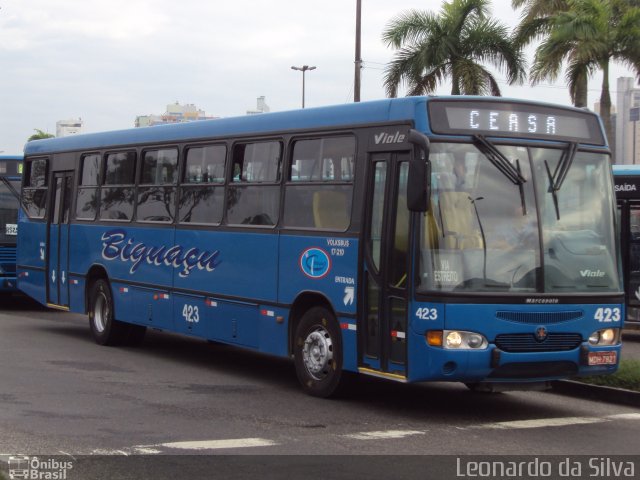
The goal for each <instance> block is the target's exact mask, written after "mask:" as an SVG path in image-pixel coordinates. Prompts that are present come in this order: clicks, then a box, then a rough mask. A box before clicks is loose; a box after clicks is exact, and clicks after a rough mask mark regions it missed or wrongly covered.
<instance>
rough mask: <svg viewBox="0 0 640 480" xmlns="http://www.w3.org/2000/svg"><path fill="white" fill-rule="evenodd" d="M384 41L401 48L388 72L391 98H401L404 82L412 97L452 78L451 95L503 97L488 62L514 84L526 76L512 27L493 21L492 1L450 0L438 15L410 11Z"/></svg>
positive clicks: (390, 27)
mask: <svg viewBox="0 0 640 480" xmlns="http://www.w3.org/2000/svg"><path fill="white" fill-rule="evenodd" d="M382 38H383V41H384V42H385V43H386V44H387V45H388V46H390V47H393V48H396V49H398V51H397V52H396V54H395V58H394V59H393V60H392V61H391V63H390V64H389V65H388V66H387V68H386V72H385V79H384V85H385V89H386V92H387V95H388V96H389V97H395V96H397V93H398V86H399V85H400V84H401V83H406V85H407V87H408V94H409V95H422V94H427V93H432V92H433V91H434V90H435V89H436V88H437V86H438V84H440V83H442V82H444V81H445V80H446V79H447V78H451V82H452V87H451V94H452V95H460V94H466V95H480V94H487V93H490V94H491V95H496V96H500V88H499V87H498V82H497V80H496V79H495V77H494V76H493V74H492V73H491V72H490V71H489V70H488V69H487V68H486V67H485V66H484V64H485V63H490V64H492V65H494V66H495V67H497V68H500V69H503V70H505V71H506V74H507V77H508V81H509V83H510V84H513V83H516V82H518V83H521V82H522V81H523V79H524V76H525V68H524V63H525V62H524V60H523V57H522V53H521V49H520V48H517V47H516V46H514V44H513V43H512V42H511V41H510V38H509V31H508V29H507V27H506V26H504V25H502V24H501V23H500V22H498V21H496V20H494V19H492V18H490V17H489V0H451V1H450V2H446V3H445V4H444V5H443V6H442V10H441V11H440V13H439V14H438V15H435V14H433V13H431V12H427V11H418V10H410V11H407V12H405V13H403V14H401V15H399V16H398V17H396V18H395V19H393V20H392V21H391V22H390V23H389V25H388V26H387V28H386V30H385V31H384V32H383V36H382Z"/></svg>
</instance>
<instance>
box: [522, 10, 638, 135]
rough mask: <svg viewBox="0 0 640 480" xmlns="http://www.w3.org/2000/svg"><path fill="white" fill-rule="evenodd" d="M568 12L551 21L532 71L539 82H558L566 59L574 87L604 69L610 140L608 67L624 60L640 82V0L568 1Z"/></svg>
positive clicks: (602, 103) (602, 109) (604, 108)
mask: <svg viewBox="0 0 640 480" xmlns="http://www.w3.org/2000/svg"><path fill="white" fill-rule="evenodd" d="M567 4H568V7H569V8H568V10H567V11H566V12H562V13H560V14H559V15H558V16H557V17H556V19H555V20H553V21H552V23H551V26H550V29H549V35H548V37H547V38H546V39H545V40H543V42H542V43H541V44H540V46H539V47H538V49H537V50H536V56H535V60H534V64H533V66H532V69H531V79H532V80H533V81H534V82H537V81H540V80H543V79H551V80H554V79H555V78H557V76H558V74H559V72H560V70H561V69H562V66H563V62H564V61H565V59H566V60H567V61H568V67H567V78H568V79H569V80H570V85H572V82H575V81H576V80H577V79H578V78H579V77H580V76H588V75H590V74H592V73H594V72H596V71H597V70H602V87H601V92H600V116H601V117H602V122H603V123H604V127H605V131H606V133H607V137H608V138H609V139H611V138H613V132H612V126H611V95H610V92H609V64H610V62H611V61H612V60H615V61H618V62H621V63H623V64H625V65H627V66H629V67H630V68H632V69H633V70H635V72H636V75H637V76H638V78H639V79H640V7H638V2H637V0H608V1H602V0H568V2H567Z"/></svg>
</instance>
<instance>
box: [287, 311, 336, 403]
mask: <svg viewBox="0 0 640 480" xmlns="http://www.w3.org/2000/svg"><path fill="white" fill-rule="evenodd" d="M294 361H295V365H296V374H297V375H298V380H299V381H300V383H301V384H302V387H303V388H304V390H305V391H306V392H307V393H308V394H310V395H313V396H315V397H329V396H331V395H335V394H336V393H338V391H339V390H340V388H341V387H342V384H343V383H344V381H343V380H344V375H343V372H342V337H341V334H340V329H339V327H338V322H337V321H336V319H335V317H334V316H333V314H332V313H331V312H330V311H329V310H328V309H326V308H324V307H314V308H312V309H310V310H309V311H307V312H306V313H305V314H304V315H303V316H302V318H301V319H300V323H299V324H298V327H297V328H296V334H295V340H294Z"/></svg>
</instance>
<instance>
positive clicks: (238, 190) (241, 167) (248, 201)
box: [227, 141, 282, 226]
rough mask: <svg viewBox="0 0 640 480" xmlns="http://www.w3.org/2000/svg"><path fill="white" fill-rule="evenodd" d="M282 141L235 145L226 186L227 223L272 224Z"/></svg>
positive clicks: (277, 197)
mask: <svg viewBox="0 0 640 480" xmlns="http://www.w3.org/2000/svg"><path fill="white" fill-rule="evenodd" d="M281 164H282V143H281V142H278V141H269V142H255V143H245V144H238V145H235V146H234V148H233V174H232V184H231V185H229V188H228V189H227V223H228V224H230V225H263V226H274V225H275V224H276V223H278V212H279V209H280V186H279V185H278V182H279V180H280V166H281Z"/></svg>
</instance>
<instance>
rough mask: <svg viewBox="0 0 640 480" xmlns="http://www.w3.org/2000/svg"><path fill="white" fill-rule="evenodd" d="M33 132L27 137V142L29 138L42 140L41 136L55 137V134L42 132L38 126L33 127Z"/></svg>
mask: <svg viewBox="0 0 640 480" xmlns="http://www.w3.org/2000/svg"><path fill="white" fill-rule="evenodd" d="M34 130H35V132H36V133H34V134H33V135H31V136H30V137H29V139H28V140H27V142H30V141H31V140H42V139H43V138H53V137H55V135H51V134H50V133H47V132H44V131H42V130H40V129H39V128H34Z"/></svg>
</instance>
